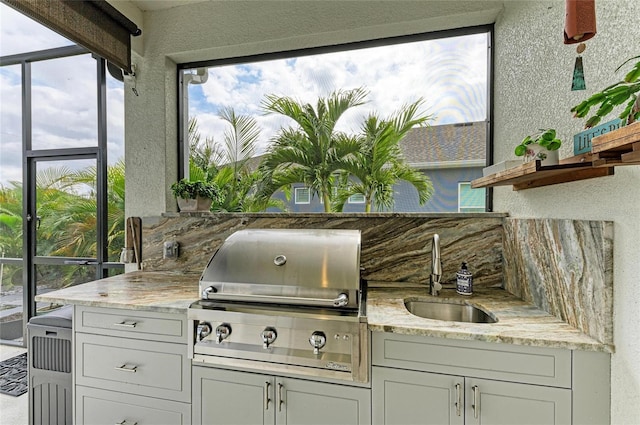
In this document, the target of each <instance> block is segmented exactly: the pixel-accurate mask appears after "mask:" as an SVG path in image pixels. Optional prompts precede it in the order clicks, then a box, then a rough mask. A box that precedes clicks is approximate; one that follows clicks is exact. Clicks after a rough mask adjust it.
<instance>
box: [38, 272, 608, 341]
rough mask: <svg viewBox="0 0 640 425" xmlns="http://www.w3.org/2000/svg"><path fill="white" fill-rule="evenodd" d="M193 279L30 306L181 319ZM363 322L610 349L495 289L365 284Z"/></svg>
mask: <svg viewBox="0 0 640 425" xmlns="http://www.w3.org/2000/svg"><path fill="white" fill-rule="evenodd" d="M199 277H200V275H199V274H189V273H172V272H143V271H138V272H132V273H125V274H121V275H117V276H113V277H109V278H106V279H101V280H97V281H93V282H89V283H85V284H82V285H77V286H72V287H69V288H64V289H60V290H57V291H52V292H48V293H45V294H41V295H37V296H36V301H38V302H50V303H57V304H76V305H83V306H91V307H107V308H124V309H130V310H150V311H158V312H168V313H172V312H173V313H182V314H184V313H186V311H187V308H188V307H189V305H190V304H191V303H192V302H194V301H196V300H198V299H199V298H200V297H199V293H198V292H199V288H198V280H199ZM405 300H432V301H436V302H447V301H452V300H453V301H454V302H469V303H473V304H475V305H477V306H478V307H481V308H482V309H484V310H486V311H488V312H490V313H492V314H493V315H494V316H495V317H497V318H498V322H497V323H491V324H488V323H482V324H474V323H460V322H448V321H440V320H429V319H424V318H421V317H418V316H414V315H412V314H411V313H409V312H408V311H407V309H406V308H405V306H404V301H405ZM367 322H368V324H369V329H370V330H372V331H378V332H394V333H402V334H409V335H423V336H432V337H439V338H451V339H464V340H477V341H486V342H499V343H509V344H518V345H530V346H538V347H552V348H564V349H572V350H573V349H576V350H588V351H605V352H613V346H611V345H608V344H603V343H600V342H598V341H596V340H595V339H593V338H590V337H589V336H587V335H585V334H584V333H582V332H580V331H579V330H577V329H576V328H573V327H571V326H570V325H568V324H567V323H565V322H563V321H561V320H560V319H558V318H557V317H555V316H552V315H550V314H548V313H546V312H544V311H542V310H540V309H538V308H536V307H535V306H533V305H531V304H528V303H526V302H524V301H522V300H520V299H519V298H517V297H515V296H514V295H511V294H510V293H508V292H507V291H505V290H503V289H499V288H494V289H492V288H489V289H482V290H476V291H475V292H474V294H473V295H472V296H471V297H465V296H462V295H457V294H456V292H455V290H452V289H444V290H443V291H442V292H441V294H440V296H439V297H431V296H430V295H428V287H427V286H424V285H416V284H410V283H404V282H398V283H386V282H369V289H368V291H367Z"/></svg>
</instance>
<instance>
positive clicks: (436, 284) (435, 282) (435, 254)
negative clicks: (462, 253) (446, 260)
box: [429, 233, 442, 297]
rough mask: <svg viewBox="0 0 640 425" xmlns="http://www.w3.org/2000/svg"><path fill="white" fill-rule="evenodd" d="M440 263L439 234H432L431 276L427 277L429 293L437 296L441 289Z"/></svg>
mask: <svg viewBox="0 0 640 425" xmlns="http://www.w3.org/2000/svg"><path fill="white" fill-rule="evenodd" d="M440 279H442V263H441V262H440V235H438V234H437V233H434V234H433V238H432V239H431V276H430V277H429V293H430V294H431V295H433V296H434V297H437V296H438V294H439V293H440V290H441V289H442V284H441V283H440Z"/></svg>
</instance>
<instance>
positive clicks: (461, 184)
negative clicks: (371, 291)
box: [458, 182, 487, 214]
mask: <svg viewBox="0 0 640 425" xmlns="http://www.w3.org/2000/svg"><path fill="white" fill-rule="evenodd" d="M462 186H465V187H466V186H468V187H469V189H470V190H480V189H473V188H472V187H471V182H458V212H459V213H463V214H468V213H477V212H487V211H486V206H477V207H476V206H472V207H461V206H460V205H461V202H460V201H461V195H462V190H460V189H461V187H462ZM485 196H486V188H485ZM463 208H472V209H479V208H484V209H485V211H463Z"/></svg>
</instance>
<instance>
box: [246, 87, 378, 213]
mask: <svg viewBox="0 0 640 425" xmlns="http://www.w3.org/2000/svg"><path fill="white" fill-rule="evenodd" d="M366 96H367V92H366V91H365V90H364V89H362V88H357V89H353V90H347V91H342V90H338V91H335V92H333V93H331V94H330V95H329V96H328V97H326V98H323V97H321V98H319V99H318V101H317V103H316V105H312V104H310V103H301V102H299V101H297V100H295V99H292V98H290V97H286V96H283V97H280V96H276V95H269V96H267V98H266V100H265V101H264V102H263V109H264V110H265V112H266V113H268V114H280V115H283V116H286V117H289V118H291V119H292V120H293V121H294V122H295V126H291V127H288V128H283V129H281V131H280V132H279V133H278V135H277V136H276V138H275V140H274V141H273V144H272V145H271V146H270V148H269V151H268V153H267V155H266V156H265V158H264V160H263V161H262V163H261V165H260V170H261V172H262V173H263V175H264V179H263V182H262V183H261V184H260V186H259V188H258V196H259V198H260V199H262V200H267V199H269V198H270V197H271V196H272V195H273V194H274V193H275V192H276V191H277V190H278V189H282V188H285V187H290V186H291V185H292V184H293V183H304V184H305V185H307V186H308V187H309V188H310V190H311V193H312V196H318V197H320V198H322V200H323V202H324V209H325V211H326V212H329V211H331V197H332V194H333V188H334V187H336V176H337V174H338V172H339V171H340V170H341V169H342V166H341V161H343V160H344V159H345V158H346V157H347V156H348V155H353V154H354V153H355V152H356V151H357V150H358V147H359V146H358V143H357V141H356V140H355V139H354V138H353V137H349V136H347V135H346V134H344V133H341V132H338V131H336V130H335V127H336V125H337V123H338V121H339V120H340V118H341V117H342V115H343V114H344V113H345V112H346V111H347V110H349V109H350V108H353V107H355V106H359V105H362V104H363V103H364V99H365V97H366Z"/></svg>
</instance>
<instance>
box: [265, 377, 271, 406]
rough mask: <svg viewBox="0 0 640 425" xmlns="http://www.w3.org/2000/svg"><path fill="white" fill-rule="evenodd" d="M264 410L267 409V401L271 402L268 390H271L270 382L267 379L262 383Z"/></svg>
mask: <svg viewBox="0 0 640 425" xmlns="http://www.w3.org/2000/svg"><path fill="white" fill-rule="evenodd" d="M264 384H265V389H264V406H265V407H264V410H269V403H271V398H269V391H270V390H271V382H269V381H267V382H265V383H264Z"/></svg>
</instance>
